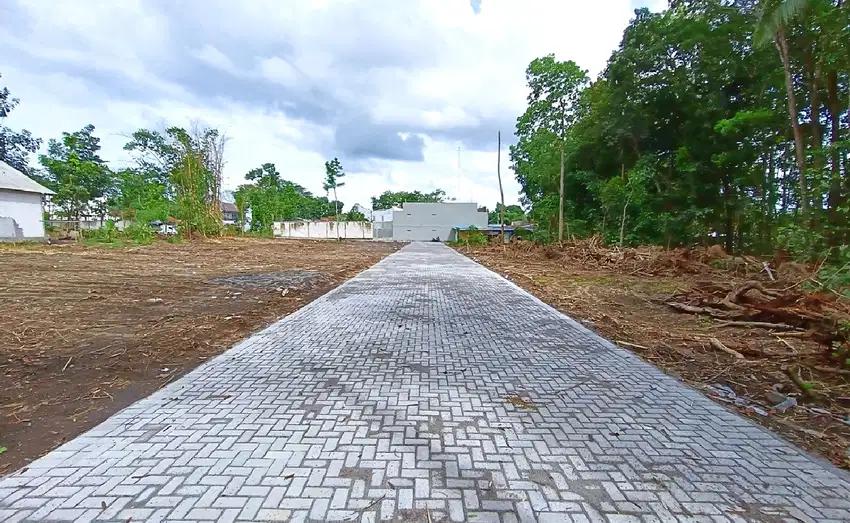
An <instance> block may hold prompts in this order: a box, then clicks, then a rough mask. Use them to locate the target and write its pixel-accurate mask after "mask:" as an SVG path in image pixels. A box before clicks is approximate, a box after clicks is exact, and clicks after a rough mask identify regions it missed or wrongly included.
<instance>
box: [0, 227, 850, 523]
mask: <svg viewBox="0 0 850 523" xmlns="http://www.w3.org/2000/svg"><path fill="white" fill-rule="evenodd" d="M0 521H6V522H16V521H75V522H84V521H116V522H122V523H126V522H129V521H132V522H140V521H196V522H211V521H215V522H225V521H371V522H377V521H422V522H428V523H431V522H438V521H470V522H475V523H484V522H504V523H508V522H514V523H516V522H522V523H527V522H534V521H537V522H541V523H552V522H585V523H586V522H610V523H626V522H673V521H676V522H678V521H682V522H707V523H708V522H711V523H720V522H743V521H762V522H795V523H797V522H800V521H803V522H812V521H817V522H829V521H834V522H838V521H850V480H848V475H847V474H846V473H844V472H842V471H840V470H838V469H836V468H834V467H833V466H831V465H830V464H828V463H826V462H824V461H820V460H817V459H814V458H811V457H809V456H808V455H806V454H804V453H803V452H801V451H800V450H798V449H797V448H796V447H794V446H792V445H791V444H789V443H787V442H784V441H782V440H780V439H779V438H777V437H776V436H774V435H773V434H771V433H769V432H768V431H766V430H764V429H762V428H760V427H758V426H757V425H755V424H753V423H751V422H749V421H747V420H746V419H743V418H741V417H739V416H738V415H736V414H735V413H732V412H730V411H728V410H726V409H725V408H723V407H722V406H719V405H717V404H715V403H713V402H712V401H710V400H709V399H707V398H706V397H704V396H703V395H701V394H700V393H698V392H696V391H694V390H692V389H690V388H688V387H686V386H684V385H682V384H681V383H679V382H678V381H676V380H674V379H673V378H670V377H668V376H666V375H664V374H663V373H661V372H660V371H659V370H657V369H655V368H654V367H652V366H651V365H649V364H646V363H644V362H642V361H641V360H640V359H638V358H637V357H635V356H634V355H632V354H631V353H629V352H627V351H625V350H622V349H620V348H617V347H615V346H613V345H612V344H611V343H609V342H607V341H605V340H603V339H601V338H599V337H598V336H596V335H595V334H593V333H591V332H589V331H588V330H586V329H585V328H584V327H582V326H581V325H579V324H577V323H576V322H575V321H573V320H571V319H570V318H568V317H566V316H564V315H562V314H560V313H558V312H557V311H555V310H554V309H552V308H550V307H548V306H547V305H545V304H543V303H542V302H540V301H538V300H537V299H536V298H534V297H532V296H531V295H529V294H527V293H526V292H525V291H523V290H521V289H519V288H518V287H516V286H514V285H513V284H512V283H510V282H508V281H507V280H505V279H504V278H502V277H501V276H499V275H497V274H495V273H493V272H491V271H489V270H487V269H485V268H484V267H482V266H480V265H478V264H476V263H475V262H473V261H472V260H469V259H467V258H466V257H464V256H462V255H461V254H458V253H456V252H455V251H453V250H452V249H450V248H448V247H446V246H444V245H442V244H438V243H415V244H411V245H408V246H407V247H405V248H404V249H402V250H400V251H398V252H397V253H395V254H393V255H392V256H390V257H388V258H386V259H384V260H383V261H381V262H380V263H378V264H377V265H375V266H374V267H372V268H371V269H368V270H367V271H365V272H363V273H361V274H360V275H359V276H357V277H356V278H354V279H352V280H350V281H348V282H347V283H345V284H344V285H342V286H341V287H339V288H337V289H336V290H334V291H332V292H330V293H329V294H327V295H325V296H324V297H322V298H320V299H318V300H316V301H314V302H313V303H311V304H310V305H308V306H306V307H304V308H303V309H301V310H299V311H298V312H296V313H294V314H292V315H290V316H287V317H286V318H284V319H282V320H281V321H279V322H277V323H276V324H274V325H272V326H271V327H269V328H267V329H266V330H264V331H262V332H260V333H258V334H256V335H254V336H252V337H251V338H249V339H247V340H245V341H243V342H242V343H240V344H238V345H236V346H235V347H234V348H232V349H231V350H229V351H228V352H226V353H224V354H222V355H221V356H219V357H217V358H215V359H213V360H211V361H209V362H207V363H206V364H204V365H202V366H201V367H199V368H198V369H197V370H195V371H194V372H192V373H190V374H188V375H186V376H185V377H183V378H182V379H180V380H178V381H176V382H174V383H172V384H170V385H169V386H167V387H166V388H164V389H162V390H160V391H159V392H157V393H155V394H153V395H152V396H150V397H148V398H146V399H144V400H142V401H139V402H137V403H135V404H134V405H132V406H130V407H128V408H127V409H125V410H123V411H121V412H119V413H118V414H116V415H114V416H113V417H111V418H110V419H108V420H107V421H106V422H104V423H103V424H101V425H99V426H97V427H96V428H94V429H92V430H91V431H89V432H88V433H86V434H83V435H82V436H79V437H78V438H76V439H74V440H72V441H70V442H68V443H66V444H65V445H63V446H62V447H60V448H59V449H57V450H55V451H53V452H51V453H49V454H47V455H46V456H45V457H43V458H41V459H40V460H37V461H35V462H33V463H32V464H30V465H29V466H28V467H27V468H25V469H22V470H21V471H18V472H15V473H13V474H11V475H9V476H6V477H5V478H3V479H2V480H0Z"/></svg>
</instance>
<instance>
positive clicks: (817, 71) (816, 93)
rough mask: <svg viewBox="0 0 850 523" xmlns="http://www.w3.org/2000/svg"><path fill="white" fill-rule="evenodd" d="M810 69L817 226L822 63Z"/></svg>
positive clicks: (820, 204) (821, 163) (814, 217)
mask: <svg viewBox="0 0 850 523" xmlns="http://www.w3.org/2000/svg"><path fill="white" fill-rule="evenodd" d="M809 62H811V57H810V58H809ZM808 69H809V70H810V75H811V78H812V81H811V85H810V89H811V102H812V105H811V118H812V122H811V126H812V152H813V153H814V172H812V173H811V175H812V176H814V180H813V183H812V208H811V211H812V220H813V225H814V226H817V223H818V220H819V218H820V212H821V211H822V210H823V195H822V194H821V185H822V184H821V178H822V176H823V167H824V161H823V156H821V154H820V153H821V149H822V148H823V138H822V134H821V128H820V108H821V101H820V84H821V75H822V68H821V65H820V64H815V65H814V66H811V65H809V66H808Z"/></svg>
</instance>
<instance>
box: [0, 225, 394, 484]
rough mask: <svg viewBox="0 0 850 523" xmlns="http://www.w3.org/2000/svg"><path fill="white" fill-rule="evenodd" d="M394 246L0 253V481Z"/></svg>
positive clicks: (165, 246) (77, 248)
mask: <svg viewBox="0 0 850 523" xmlns="http://www.w3.org/2000/svg"><path fill="white" fill-rule="evenodd" d="M397 248H398V246H396V245H394V244H389V243H377V242H375V243H369V242H330V241H329V242H315V241H296V240H288V241H274V240H258V239H221V240H208V241H193V242H186V243H180V244H169V243H164V242H161V243H156V244H153V245H149V246H144V247H90V246H83V245H66V246H9V245H7V246H3V245H0V273H2V279H0V310H2V311H3V313H2V315H0V376H2V380H0V382H2V384H3V386H2V387H0V447H7V448H8V450H7V451H6V452H4V453H2V454H0V474H2V473H8V472H11V471H12V470H14V469H15V468H18V467H21V466H24V465H25V464H26V463H28V462H29V461H31V460H32V459H34V458H36V457H38V456H40V455H42V454H44V453H45V452H47V451H49V450H52V449H53V448H55V447H57V446H59V445H60V444H61V443H63V442H64V441H66V440H68V439H70V438H73V437H74V436H76V435H78V434H80V433H81V432H83V431H85V430H87V429H89V428H91V427H92V426H94V425H96V424H97V423H99V422H101V421H103V420H104V419H106V418H107V417H109V416H110V415H111V414H113V413H115V412H116V411H118V410H120V409H121V408H123V407H126V406H127V405H129V404H131V403H133V402H134V401H136V400H138V399H139V398H142V397H144V396H146V395H148V394H150V393H151V392H153V391H155V390H156V389H158V388H160V387H162V386H163V385H165V384H167V383H169V382H171V381H173V380H174V379H176V378H178V377H180V376H181V375H182V374H185V373H186V372H188V371H189V370H191V369H193V368H194V367H196V366H197V365H198V364H200V363H202V362H203V361H204V360H207V359H209V358H211V357H213V356H215V355H216V354H218V353H220V352H222V351H224V350H225V349H227V348H228V347H230V346H231V345H232V344H233V343H234V342H236V341H238V340H240V339H242V338H244V337H246V336H248V335H249V334H251V333H252V332H254V331H256V330H258V329H260V328H262V327H263V326H265V325H268V324H269V323H271V322H273V321H275V320H277V319H278V318H280V317H281V316H284V315H286V314H289V313H291V312H293V311H294V310H296V309H298V308H300V307H302V306H303V305H305V304H306V303H309V302H310V301H311V300H313V299H314V298H316V297H317V296H320V295H322V294H324V293H325V292H327V291H328V290H330V289H332V288H333V287H335V286H337V285H338V284H340V283H341V282H343V281H345V280H346V279H348V278H351V277H352V276H354V275H355V274H357V273H358V272H360V271H362V270H363V269H365V268H367V267H369V266H371V265H372V264H374V263H375V262H377V261H378V260H380V259H381V258H383V257H384V256H386V255H388V254H390V253H391V252H393V251H395V250H396V249H397Z"/></svg>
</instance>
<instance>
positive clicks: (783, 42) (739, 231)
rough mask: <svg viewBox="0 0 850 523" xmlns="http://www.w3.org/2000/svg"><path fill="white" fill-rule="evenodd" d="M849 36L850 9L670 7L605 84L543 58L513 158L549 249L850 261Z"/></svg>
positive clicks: (640, 19) (639, 24)
mask: <svg viewBox="0 0 850 523" xmlns="http://www.w3.org/2000/svg"><path fill="white" fill-rule="evenodd" d="M848 31H850V7H849V6H848V5H847V4H846V2H845V3H842V2H841V1H839V0H671V2H670V8H669V9H667V10H666V11H664V12H662V13H651V12H649V11H648V10H647V9H640V10H637V11H636V12H635V17H634V19H632V20H631V22H630V24H629V26H628V27H627V28H626V30H625V31H624V33H623V39H622V41H621V43H620V45H619V47H618V48H617V49H616V50H615V51H614V52H613V53H612V54H611V56H610V58H609V59H608V62H607V66H606V67H605V69H604V70H603V71H602V73H601V74H600V75H599V77H598V78H596V79H595V80H593V81H591V79H590V78H589V77H588V74H587V72H586V71H584V70H582V69H581V68H580V67H578V65H576V64H575V63H574V62H572V61H563V62H561V61H558V60H556V59H555V57H554V56H546V57H541V58H538V59H536V60H534V61H532V62H531V64H530V65H529V66H528V68H527V70H526V79H527V83H528V87H529V95H528V108H527V110H526V111H525V113H524V114H523V115H522V116H520V117H519V118H518V120H517V126H516V134H517V137H518V142H517V143H516V145H514V146H512V147H511V151H510V158H511V162H512V167H513V169H514V171H515V173H516V177H517V180H518V181H519V183H520V185H521V190H522V193H521V196H522V203H523V204H524V205H525V206H526V208H528V209H529V210H530V214H531V217H532V218H533V219H534V220H535V221H536V222H537V223H538V227H539V229H540V232H539V235H540V237H541V239H542V240H544V241H554V240H563V239H564V238H565V237H566V238H569V237H571V236H583V235H592V234H598V235H601V236H603V237H604V239H605V240H607V241H608V242H609V243H618V244H621V245H623V244H639V243H654V244H661V245H665V246H687V245H693V244H708V243H718V244H721V245H723V246H724V247H725V249H726V250H727V251H729V252H734V251H748V252H760V253H771V252H776V251H777V250H780V249H784V250H787V251H789V252H790V253H791V254H793V255H798V256H802V257H819V256H822V255H824V254H825V253H826V252H830V251H831V252H833V253H835V252H836V251H838V249H837V248H840V247H841V246H843V245H846V243H847V240H848V235H850V210H848V199H850V198H848V197H850V174H848V169H850V156H848V153H849V152H850V141H848V127H850V113H848V111H849V110H850V109H848V100H850V78H848V75H849V74H850V53H848V42H850V34H848ZM845 249H846V247H845Z"/></svg>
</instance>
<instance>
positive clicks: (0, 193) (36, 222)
mask: <svg viewBox="0 0 850 523" xmlns="http://www.w3.org/2000/svg"><path fill="white" fill-rule="evenodd" d="M45 194H54V193H53V191H51V190H50V189H48V188H47V187H44V186H42V185H41V184H38V183H36V182H35V181H34V180H33V179H31V178H30V177H28V176H27V175H25V174H24V173H22V172H20V171H18V170H17V169H15V168H14V167H12V166H11V165H9V164H7V163H6V162H2V161H0V241H24V240H41V241H43V240H44V239H45V237H46V235H45V232H44V206H43V202H42V200H43V198H42V197H43V195H45Z"/></svg>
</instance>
